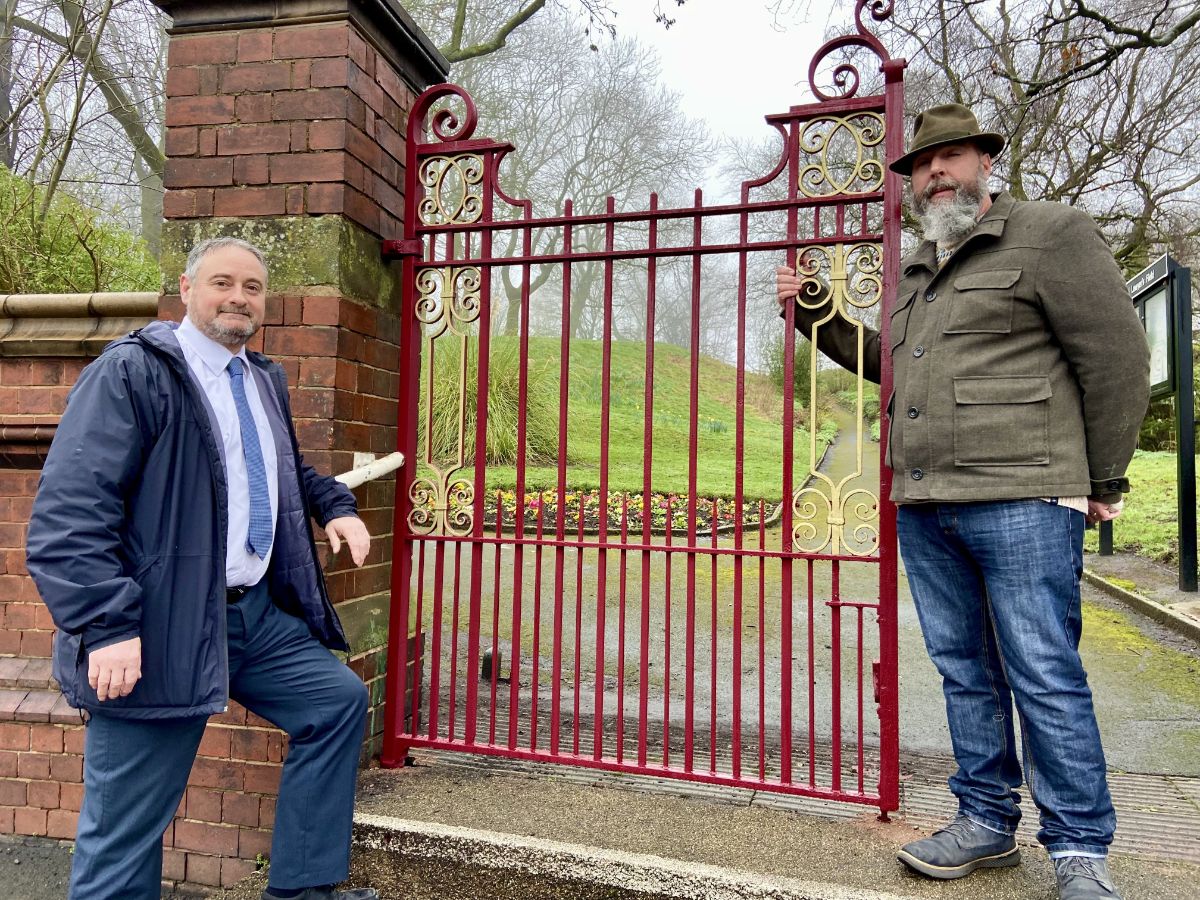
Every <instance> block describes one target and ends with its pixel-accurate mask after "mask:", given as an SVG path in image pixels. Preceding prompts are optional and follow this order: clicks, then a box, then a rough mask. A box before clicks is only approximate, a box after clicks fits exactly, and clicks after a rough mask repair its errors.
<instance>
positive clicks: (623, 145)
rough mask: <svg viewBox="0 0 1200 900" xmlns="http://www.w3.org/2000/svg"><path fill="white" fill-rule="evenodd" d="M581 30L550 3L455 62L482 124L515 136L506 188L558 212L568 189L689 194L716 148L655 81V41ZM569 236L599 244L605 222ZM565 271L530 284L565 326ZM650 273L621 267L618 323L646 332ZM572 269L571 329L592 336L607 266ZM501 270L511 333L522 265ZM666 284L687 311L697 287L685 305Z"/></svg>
mask: <svg viewBox="0 0 1200 900" xmlns="http://www.w3.org/2000/svg"><path fill="white" fill-rule="evenodd" d="M576 30H577V21H576V20H574V19H572V18H571V17H570V16H569V15H566V14H564V13H561V12H557V13H556V12H550V13H548V14H546V15H544V16H542V17H541V18H539V19H538V20H536V21H534V22H531V23H530V24H529V26H528V27H527V28H526V29H524V30H523V31H522V32H521V34H520V35H519V36H517V37H516V38H515V39H514V40H513V41H512V42H511V43H510V45H509V46H507V47H505V48H504V49H503V50H502V51H498V52H496V53H493V54H492V55H490V56H488V57H487V58H486V59H483V60H471V61H469V62H466V63H464V64H461V65H458V66H456V67H455V69H454V71H453V72H452V77H453V78H454V79H455V80H456V81H458V82H459V83H460V84H462V85H463V86H464V87H466V88H467V89H468V90H469V91H470V92H471V93H472V95H473V96H474V97H475V99H476V101H477V105H478V107H479V111H480V120H481V124H480V126H479V129H480V133H486V134H489V135H492V136H494V137H496V138H497V139H501V140H505V141H509V142H511V143H513V144H514V145H515V146H516V148H517V150H516V152H515V153H513V154H510V155H509V156H508V157H507V158H506V161H505V163H504V165H503V166H502V183H503V187H504V190H505V192H506V193H507V194H508V195H509V196H513V197H517V198H527V199H530V200H532V201H533V203H534V207H535V210H536V212H535V215H555V214H560V213H561V212H562V211H563V209H564V207H565V205H566V203H567V201H568V200H570V201H571V202H572V204H573V209H574V212H575V213H576V214H582V213H601V212H603V211H604V210H605V208H606V205H607V203H608V198H609V197H612V198H613V205H614V208H616V209H620V210H636V209H644V208H646V206H647V205H648V203H649V200H650V194H651V193H652V192H656V191H657V192H659V202H660V204H661V205H662V206H686V205H688V204H689V203H690V202H691V201H692V198H691V194H690V191H689V190H688V187H689V186H690V185H692V184H694V183H695V182H696V181H697V180H698V179H699V177H700V174H701V172H702V171H703V167H704V165H705V164H706V162H707V159H708V157H709V156H710V154H711V150H712V148H711V144H710V142H709V140H708V137H707V134H706V132H705V129H704V127H703V125H702V124H700V123H698V122H695V121H691V120H689V119H687V117H685V116H684V115H683V114H682V113H681V112H680V110H679V107H678V98H677V97H676V96H675V95H674V94H673V93H672V92H670V91H667V90H665V89H664V88H662V87H661V86H660V85H659V83H658V62H657V57H656V56H655V54H654V53H653V51H651V50H649V49H648V48H646V47H644V46H641V45H639V44H637V43H636V42H634V41H632V40H629V39H625V38H618V39H617V40H614V41H611V42H607V43H606V44H605V45H604V46H603V47H602V48H601V49H600V50H599V51H597V52H590V51H589V50H588V48H586V47H584V46H582V45H581V44H580V43H579V42H578V41H575V40H572V35H573V34H574V33H575V32H576ZM672 227H686V229H688V231H689V233H690V228H691V224H690V223H686V225H685V226H670V225H665V226H664V228H665V232H666V233H670V232H671V228H672ZM665 238H666V234H664V239H665ZM518 239H519V236H518V235H517V234H516V233H515V232H513V233H510V234H509V236H508V242H509V243H508V246H506V247H503V248H500V250H501V252H502V253H504V254H507V255H511V254H513V253H515V252H516V251H517V250H518V246H517V243H516V242H517V240H518ZM572 239H573V247H574V249H575V250H576V251H580V252H588V251H591V252H595V251H599V250H601V249H602V248H603V246H604V240H605V234H604V230H603V228H601V227H597V226H580V227H578V228H575V229H573V232H572ZM561 241H562V233H561V231H559V230H557V229H554V230H550V229H548V230H547V231H546V232H545V233H544V234H539V235H537V236H536V237H535V248H534V252H535V253H552V252H555V251H557V250H558V249H560V247H561ZM645 241H646V235H645V233H644V232H640V231H637V230H636V229H632V228H625V229H622V230H621V231H620V232H618V233H617V234H615V235H614V245H615V246H617V247H621V246H627V247H634V246H642V247H644V246H645V245H646V244H645ZM560 274H561V269H560V267H558V266H550V265H545V266H538V267H535V268H534V271H533V272H532V273H531V280H530V284H529V286H528V290H529V292H530V293H531V294H534V295H536V296H537V299H538V301H539V303H540V307H539V310H540V311H539V321H540V322H542V323H543V327H557V325H558V323H559V322H560V320H561V314H560V309H561V301H560V299H559V298H560V290H559V289H560V287H561V282H560V281H559V280H558V279H559V276H560ZM645 277H646V275H645V267H644V264H633V263H622V264H620V265H618V266H617V267H616V268H615V272H614V285H615V287H614V296H615V298H616V309H617V310H618V311H620V310H622V309H625V310H626V311H627V312H629V313H630V315H629V316H626V317H624V318H623V319H622V321H618V322H617V327H618V330H620V329H621V328H624V329H625V330H626V331H628V332H629V333H631V334H634V333H639V332H638V331H637V317H636V315H634V314H633V313H632V310H633V307H634V306H636V305H637V304H638V303H641V304H643V305H644V302H645V290H646V289H645ZM572 279H573V280H572V285H571V298H570V308H569V315H570V321H569V323H568V327H569V330H570V332H571V334H572V335H573V336H575V337H596V336H598V334H599V330H600V328H601V327H602V325H603V315H602V302H601V301H602V298H603V290H602V289H603V282H604V266H603V264H602V263H601V262H598V261H583V262H579V263H574V264H573V265H572ZM502 280H503V285H504V290H505V296H506V299H507V304H506V307H505V314H504V318H503V324H502V328H503V330H504V331H505V332H506V333H509V334H512V333H515V332H516V330H517V325H518V321H519V311H520V307H519V301H520V297H521V292H522V286H521V284H520V271H519V270H518V269H516V268H515V267H508V268H505V269H503V270H502ZM539 292H540V293H539ZM666 296H667V297H668V298H670V299H668V300H664V302H663V307H662V308H663V310H664V312H666V313H668V314H669V313H670V312H675V313H676V314H678V315H688V314H690V313H689V312H688V311H689V310H690V303H691V300H690V296H691V294H690V289H689V290H688V291H687V292H686V305H684V304H681V303H679V302H676V301H678V299H679V297H680V293H679V292H678V291H675V290H672V291H670V292H669V293H668V294H667V295H666ZM643 324H644V320H643ZM642 333H644V332H642ZM685 333H686V329H685Z"/></svg>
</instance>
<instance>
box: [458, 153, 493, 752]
mask: <svg viewBox="0 0 1200 900" xmlns="http://www.w3.org/2000/svg"><path fill="white" fill-rule="evenodd" d="M497 165H498V159H497V156H496V153H495V152H494V151H492V152H489V153H488V154H487V158H486V162H485V167H484V171H485V175H484V190H483V213H482V216H481V221H484V222H490V221H491V220H492V214H493V209H494V192H495V185H496V181H497V174H496V167H497ZM480 253H481V254H482V255H483V257H484V258H485V259H486V258H490V257H491V255H492V232H491V229H488V230H486V231H484V232H483V235H482V237H481V239H480ZM491 336H492V269H491V267H490V266H482V267H481V270H480V273H479V346H478V351H477V359H476V364H475V373H476V376H475V378H476V385H475V493H474V498H475V503H474V512H473V514H472V517H471V535H472V536H473V537H475V538H476V539H477V540H475V541H474V542H473V543H472V544H471V603H470V614H469V615H470V618H469V620H468V621H469V623H470V624H469V626H468V631H469V632H470V638H469V641H468V645H467V670H468V678H467V709H466V715H467V727H466V741H467V743H468V744H473V743H475V730H476V719H477V717H478V713H479V679H478V678H476V677H475V673H477V672H478V671H479V622H480V603H481V601H482V590H483V543H482V542H480V541H479V540H478V538H481V537H483V535H484V533H485V532H486V527H485V522H484V511H483V507H484V500H485V499H486V497H485V493H486V491H487V418H488V417H487V412H488V409H487V397H488V382H489V367H490V364H491V352H492V351H491ZM465 352H466V350H465V349H464V353H465ZM493 695H494V691H493ZM492 708H493V710H494V709H495V703H494V702H493V704H492ZM494 727H495V723H494V719H493V723H492V728H493V730H494ZM491 737H492V740H491V741H490V743H494V742H495V740H494V738H495V735H494V734H493V735H492V736H491Z"/></svg>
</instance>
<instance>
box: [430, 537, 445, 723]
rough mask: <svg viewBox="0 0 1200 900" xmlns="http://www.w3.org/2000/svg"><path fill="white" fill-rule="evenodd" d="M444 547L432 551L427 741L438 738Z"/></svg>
mask: <svg viewBox="0 0 1200 900" xmlns="http://www.w3.org/2000/svg"><path fill="white" fill-rule="evenodd" d="M445 561H446V545H445V544H444V543H443V542H442V541H438V544H437V546H436V547H435V548H434V550H433V627H432V629H431V631H432V632H433V647H432V650H431V652H430V654H429V661H430V665H429V739H430V740H434V739H435V738H437V736H438V699H439V693H440V691H441V685H442V678H441V676H442V581H443V579H444V577H445V568H446V567H445Z"/></svg>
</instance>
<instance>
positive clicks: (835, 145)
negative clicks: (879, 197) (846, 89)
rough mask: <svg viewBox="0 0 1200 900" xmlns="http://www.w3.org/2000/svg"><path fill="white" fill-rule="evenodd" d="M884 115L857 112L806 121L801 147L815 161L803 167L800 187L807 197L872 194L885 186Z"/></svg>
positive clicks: (801, 137)
mask: <svg viewBox="0 0 1200 900" xmlns="http://www.w3.org/2000/svg"><path fill="white" fill-rule="evenodd" d="M883 138H884V121H883V116H882V115H880V114H879V113H874V112H858V113H852V114H851V115H849V116H821V117H820V118H816V119H811V120H809V121H808V122H805V124H804V130H803V131H802V132H801V133H800V142H799V145H800V150H802V151H803V152H804V153H806V154H809V155H810V156H815V157H816V161H815V162H811V163H809V164H808V165H806V166H804V167H803V168H802V169H801V170H800V180H799V184H798V185H797V187H798V188H799V190H800V193H802V194H804V196H806V197H832V196H834V195H836V194H869V193H873V192H874V191H878V190H880V189H881V188H882V187H883V175H884V168H883V159H882V157H881V153H882V149H883Z"/></svg>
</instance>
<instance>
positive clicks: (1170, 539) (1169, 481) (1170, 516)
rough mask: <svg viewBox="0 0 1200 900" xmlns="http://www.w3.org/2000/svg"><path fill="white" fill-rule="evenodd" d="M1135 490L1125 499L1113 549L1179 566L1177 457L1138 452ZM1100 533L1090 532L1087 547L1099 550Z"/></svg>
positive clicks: (1134, 467) (1133, 481)
mask: <svg viewBox="0 0 1200 900" xmlns="http://www.w3.org/2000/svg"><path fill="white" fill-rule="evenodd" d="M1129 481H1130V485H1131V487H1132V488H1133V490H1132V491H1131V492H1130V494H1129V496H1128V497H1126V498H1125V510H1124V512H1122V513H1121V515H1120V517H1119V518H1118V519H1117V520H1116V521H1114V522H1113V548H1114V549H1116V550H1126V551H1129V552H1132V553H1137V554H1138V555H1140V556H1146V557H1149V558H1150V559H1157V560H1160V561H1162V562H1167V563H1175V562H1177V561H1178V554H1179V529H1178V525H1177V524H1176V517H1177V516H1178V510H1177V508H1176V503H1177V500H1176V490H1175V454H1174V453H1170V452H1163V451H1155V452H1144V451H1141V450H1139V451H1137V452H1136V453H1135V454H1134V455H1133V461H1132V462H1131V463H1130V464H1129ZM1098 540H1099V533H1098V532H1097V530H1096V529H1094V528H1093V529H1089V530H1088V531H1087V533H1086V536H1085V537H1084V547H1085V548H1086V549H1088V550H1091V551H1095V550H1096V549H1097V542H1098Z"/></svg>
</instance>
